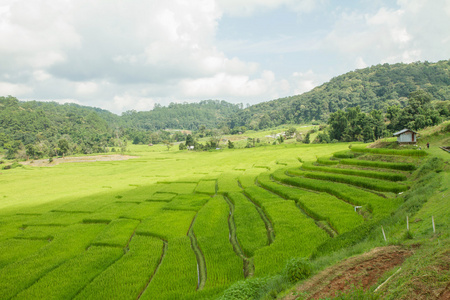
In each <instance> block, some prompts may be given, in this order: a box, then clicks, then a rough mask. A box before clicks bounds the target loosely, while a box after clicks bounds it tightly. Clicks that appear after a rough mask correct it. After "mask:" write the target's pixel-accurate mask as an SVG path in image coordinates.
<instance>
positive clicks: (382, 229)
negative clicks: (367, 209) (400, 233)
mask: <svg viewBox="0 0 450 300" xmlns="http://www.w3.org/2000/svg"><path fill="white" fill-rule="evenodd" d="M381 231H382V232H383V237H384V241H385V242H387V240H386V234H385V233H384V228H383V226H381Z"/></svg>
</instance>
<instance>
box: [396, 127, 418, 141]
mask: <svg viewBox="0 0 450 300" xmlns="http://www.w3.org/2000/svg"><path fill="white" fill-rule="evenodd" d="M394 136H396V137H397V142H398V143H416V142H417V132H415V131H413V130H410V129H403V130H400V131H398V132H396V133H394Z"/></svg>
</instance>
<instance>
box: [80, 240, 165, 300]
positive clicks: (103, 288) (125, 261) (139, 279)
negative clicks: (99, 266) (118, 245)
mask: <svg viewBox="0 0 450 300" xmlns="http://www.w3.org/2000/svg"><path fill="white" fill-rule="evenodd" d="M162 251H163V242H162V241H161V240H160V239H157V238H153V237H147V236H139V235H135V236H134V237H133V239H132V240H131V243H130V250H129V251H128V252H127V253H126V254H124V255H123V256H122V257H121V258H120V259H119V260H117V261H116V262H115V263H114V264H112V265H111V266H109V267H108V268H107V269H106V270H104V271H103V272H102V273H101V274H100V275H99V276H97V277H95V279H94V280H93V281H92V282H90V283H89V284H88V285H87V286H86V287H85V288H84V289H82V290H81V291H80V293H78V295H77V296H76V297H75V298H74V299H99V298H101V299H113V298H116V299H118V298H120V299H136V298H137V297H138V296H139V294H140V293H141V292H143V291H144V289H145V287H146V286H147V283H148V282H149V280H150V278H151V276H152V274H153V272H154V270H155V269H156V268H157V266H158V264H159V262H160V258H161V256H162Z"/></svg>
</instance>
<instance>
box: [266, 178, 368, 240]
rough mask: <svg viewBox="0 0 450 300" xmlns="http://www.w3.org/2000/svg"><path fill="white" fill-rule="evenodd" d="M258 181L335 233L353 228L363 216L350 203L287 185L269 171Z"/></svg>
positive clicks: (360, 221)
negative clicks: (326, 224) (272, 178)
mask: <svg viewBox="0 0 450 300" xmlns="http://www.w3.org/2000/svg"><path fill="white" fill-rule="evenodd" d="M258 182H259V183H260V184H261V186H262V187H264V188H266V189H268V190H270V191H272V192H274V193H276V194H278V195H280V196H282V197H284V198H287V199H292V200H294V201H296V203H297V205H298V206H300V207H301V209H303V210H304V211H305V212H306V213H307V214H308V215H309V216H311V217H313V218H314V219H316V220H317V221H326V222H328V224H329V225H330V226H331V228H332V229H333V230H334V231H336V232H337V233H344V232H347V231H350V230H352V229H354V228H355V227H357V226H359V225H361V224H362V222H363V217H362V216H361V215H359V214H357V213H356V212H355V209H354V208H353V206H352V205H350V204H348V203H346V202H344V201H342V200H340V199H338V198H336V197H334V196H331V195H329V194H327V193H314V192H310V191H306V190H302V189H297V188H293V187H288V186H285V185H282V184H279V183H277V182H274V181H272V180H271V179H270V174H269V173H264V174H261V175H260V176H259V177H258Z"/></svg>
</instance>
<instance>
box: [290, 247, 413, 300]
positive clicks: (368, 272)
mask: <svg viewBox="0 0 450 300" xmlns="http://www.w3.org/2000/svg"><path fill="white" fill-rule="evenodd" d="M410 255H411V252H410V251H408V250H405V249H403V248H400V247H397V246H389V247H382V248H376V249H373V250H372V251H370V252H367V253H364V254H362V255H359V256H356V257H352V258H349V259H347V260H345V261H343V262H341V263H339V264H337V265H335V266H333V267H330V268H328V269H326V270H324V271H322V272H320V273H319V274H317V275H316V276H314V277H313V278H311V279H310V280H308V281H307V282H305V283H303V284H302V285H301V286H299V287H297V288H296V291H295V292H293V293H291V295H289V296H287V297H285V298H284V299H286V300H292V299H297V297H299V296H297V295H301V296H302V297H304V299H321V298H327V297H333V296H335V295H336V294H338V293H341V292H346V291H349V290H350V289H356V288H362V289H364V290H367V289H368V288H369V287H371V286H373V285H374V284H375V283H377V281H378V279H379V278H380V277H381V276H382V275H383V274H384V273H385V272H386V271H389V270H391V269H392V268H394V267H396V266H398V265H401V264H402V263H403V261H404V260H405V259H406V257H408V256H410ZM302 299H303V298H302Z"/></svg>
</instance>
